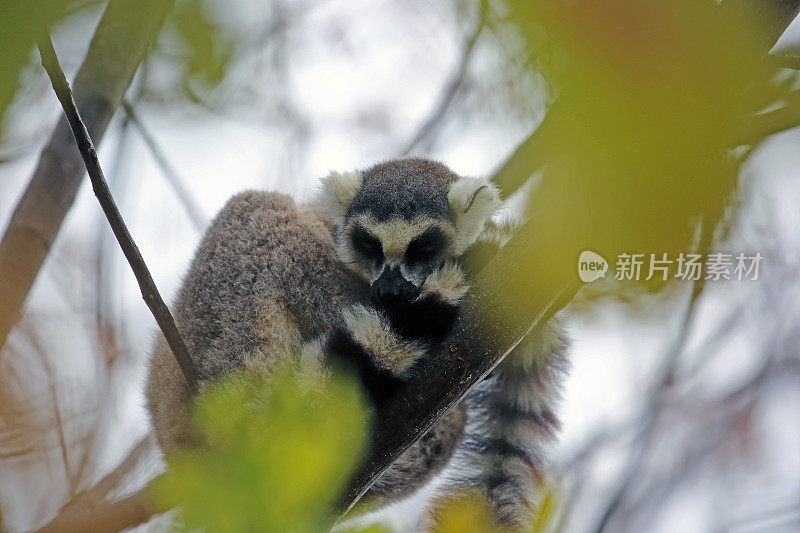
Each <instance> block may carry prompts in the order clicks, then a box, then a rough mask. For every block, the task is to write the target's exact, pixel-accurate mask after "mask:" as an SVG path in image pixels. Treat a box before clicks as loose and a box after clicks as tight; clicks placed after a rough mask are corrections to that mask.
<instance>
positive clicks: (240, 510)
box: [154, 370, 366, 532]
mask: <svg viewBox="0 0 800 533" xmlns="http://www.w3.org/2000/svg"><path fill="white" fill-rule="evenodd" d="M194 421H195V431H196V434H197V437H198V439H199V440H200V441H201V442H203V443H204V444H203V445H202V446H198V447H196V448H194V449H184V450H179V451H176V452H175V453H172V454H171V455H170V456H169V457H168V463H169V469H168V472H167V474H166V476H165V477H164V479H163V480H160V481H159V482H158V483H157V484H156V485H155V487H154V497H155V499H156V501H157V502H159V503H160V504H162V505H164V506H165V507H173V506H178V505H180V506H181V508H182V512H183V517H184V519H185V521H186V523H187V525H188V526H190V527H203V528H204V529H205V530H206V531H225V532H237V531H265V532H269V531H275V532H285V531H293V532H295V531H296V532H302V531H309V532H311V531H321V530H323V529H324V528H325V526H326V525H328V526H330V520H331V518H332V517H331V516H330V514H329V513H330V512H331V511H332V509H333V507H334V503H335V500H336V498H337V497H339V495H340V493H341V491H342V489H343V488H344V486H345V483H346V482H347V481H348V479H349V475H350V473H351V472H352V470H353V469H354V468H355V466H356V463H357V461H358V460H359V459H360V458H361V452H362V442H363V441H362V439H363V436H364V435H365V429H366V428H365V418H364V403H363V401H362V397H361V392H360V388H359V387H358V385H357V384H356V383H354V382H351V381H346V380H344V378H339V377H336V376H333V377H331V378H330V379H327V380H325V381H324V382H320V383H316V384H315V385H314V386H313V387H309V386H307V385H303V384H302V383H301V382H299V381H298V379H297V377H296V376H295V375H294V374H293V373H292V372H290V371H288V370H281V371H278V372H277V373H276V374H275V375H274V376H272V377H271V378H268V377H265V376H260V377H254V376H247V375H244V374H236V375H234V376H231V377H229V378H227V379H225V380H223V381H222V382H220V383H217V384H214V385H213V386H211V387H210V388H209V389H208V390H206V391H204V393H203V394H202V396H201V397H200V398H199V399H198V404H197V408H196V416H195V420H194Z"/></svg>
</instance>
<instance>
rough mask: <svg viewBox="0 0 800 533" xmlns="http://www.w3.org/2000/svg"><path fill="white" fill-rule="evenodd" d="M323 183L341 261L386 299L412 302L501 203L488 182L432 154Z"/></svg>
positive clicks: (340, 175) (322, 195) (337, 176)
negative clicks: (463, 174) (460, 172)
mask: <svg viewBox="0 0 800 533" xmlns="http://www.w3.org/2000/svg"><path fill="white" fill-rule="evenodd" d="M322 185H323V187H322V190H321V192H320V195H319V201H320V203H321V204H322V205H323V207H325V208H326V211H327V212H328V213H329V215H330V216H331V217H332V218H333V220H334V222H335V223H336V225H337V237H336V247H337V251H338V253H339V257H340V259H341V260H342V262H343V263H344V264H345V265H347V267H348V268H349V269H350V270H352V271H353V272H355V273H356V274H358V275H359V276H360V277H361V278H362V279H364V281H366V282H367V283H368V284H369V285H370V286H371V290H372V294H373V297H375V298H377V299H379V300H383V301H387V302H403V301H406V302H408V301H411V300H414V299H415V298H416V297H417V295H418V294H419V293H420V290H421V288H422V286H423V285H424V283H425V280H426V279H427V278H428V276H430V274H431V273H433V272H435V271H436V270H437V269H439V268H440V267H441V266H442V265H443V264H445V262H446V261H448V260H450V259H455V258H457V257H459V256H460V255H461V254H463V253H464V252H465V251H466V250H467V248H469V247H470V246H471V245H472V244H473V243H474V242H475V240H476V239H477V238H478V236H479V235H480V233H481V232H482V231H483V229H484V226H485V224H486V223H487V222H488V221H489V219H490V218H491V216H492V215H493V214H494V212H495V211H496V210H497V208H498V206H499V203H500V202H499V194H498V192H497V189H496V187H495V186H494V185H492V184H491V183H490V182H489V181H488V180H485V179H482V178H471V177H461V176H458V175H457V174H455V173H453V172H452V171H450V170H449V169H448V168H447V167H445V166H444V165H442V164H440V163H436V162H433V161H429V160H426V159H402V160H394V161H389V162H387V163H382V164H379V165H375V166H374V167H372V168H370V169H368V170H365V171H363V172H349V173H331V174H330V175H329V176H328V177H327V178H325V179H324V180H323V183H322Z"/></svg>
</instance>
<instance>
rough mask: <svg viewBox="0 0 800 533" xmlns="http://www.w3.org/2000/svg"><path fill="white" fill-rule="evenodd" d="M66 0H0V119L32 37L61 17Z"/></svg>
mask: <svg viewBox="0 0 800 533" xmlns="http://www.w3.org/2000/svg"><path fill="white" fill-rule="evenodd" d="M69 4H70V2H69V1H68V0H3V1H2V2H0V119H2V117H3V115H4V113H5V110H6V108H7V107H8V105H9V103H11V100H12V99H13V98H14V95H15V94H16V92H17V89H18V88H19V76H20V72H21V71H22V69H23V67H25V65H27V64H28V60H29V58H30V54H31V51H32V50H33V49H34V47H35V46H36V41H37V40H38V39H39V38H40V37H41V36H42V35H43V34H44V32H45V31H48V29H49V28H50V27H51V26H53V25H54V24H56V23H57V22H58V21H59V20H61V19H62V18H63V17H64V16H65V15H66V14H67V11H68V6H69Z"/></svg>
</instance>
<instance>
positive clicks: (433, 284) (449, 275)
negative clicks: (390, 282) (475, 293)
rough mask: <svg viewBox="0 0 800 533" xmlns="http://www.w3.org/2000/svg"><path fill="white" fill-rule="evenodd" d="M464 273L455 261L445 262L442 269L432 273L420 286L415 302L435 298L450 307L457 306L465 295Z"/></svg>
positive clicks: (467, 286)
mask: <svg viewBox="0 0 800 533" xmlns="http://www.w3.org/2000/svg"><path fill="white" fill-rule="evenodd" d="M467 290H469V285H467V282H466V279H465V276H464V273H463V272H462V270H461V267H459V266H458V263H456V262H455V261H448V262H446V263H445V264H444V265H443V266H442V268H440V269H439V270H436V271H435V272H433V273H432V274H431V275H430V276H428V278H427V279H426V280H425V283H424V284H423V285H422V290H421V291H420V294H419V296H418V297H417V301H419V300H423V299H426V298H437V299H439V300H441V301H443V302H445V303H447V304H450V305H458V304H460V303H461V299H462V298H464V295H465V294H467Z"/></svg>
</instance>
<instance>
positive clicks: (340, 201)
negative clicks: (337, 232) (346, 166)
mask: <svg viewBox="0 0 800 533" xmlns="http://www.w3.org/2000/svg"><path fill="white" fill-rule="evenodd" d="M360 188H361V172H360V171H352V172H335V171H334V172H331V173H330V174H328V175H327V176H326V177H325V178H323V179H322V184H321V187H320V189H319V192H318V193H317V200H318V201H319V204H320V205H321V206H322V208H323V209H324V210H325V212H326V213H327V214H328V216H330V217H331V218H332V219H333V221H334V222H335V223H336V224H337V225H342V224H343V223H344V216H345V214H347V210H348V209H350V206H351V205H352V204H353V200H354V199H355V197H356V193H357V192H358V189H360Z"/></svg>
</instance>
